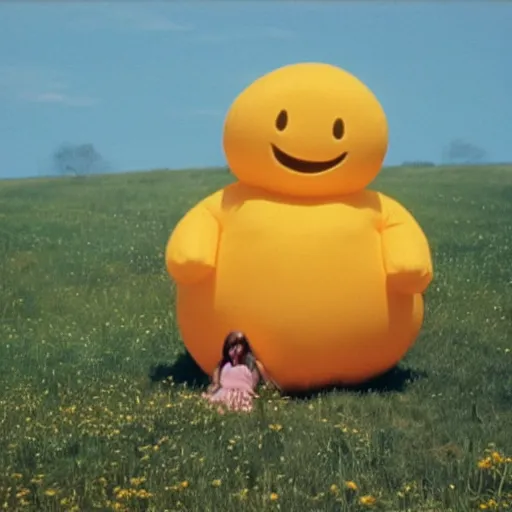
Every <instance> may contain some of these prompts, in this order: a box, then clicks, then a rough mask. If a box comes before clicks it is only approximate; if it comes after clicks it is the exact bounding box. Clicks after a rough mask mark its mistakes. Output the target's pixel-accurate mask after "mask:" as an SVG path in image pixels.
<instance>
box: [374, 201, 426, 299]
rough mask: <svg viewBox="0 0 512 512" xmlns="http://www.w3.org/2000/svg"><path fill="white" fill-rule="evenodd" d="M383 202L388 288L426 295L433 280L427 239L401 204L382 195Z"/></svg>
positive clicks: (400, 291) (383, 244)
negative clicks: (424, 293)
mask: <svg viewBox="0 0 512 512" xmlns="http://www.w3.org/2000/svg"><path fill="white" fill-rule="evenodd" d="M379 196H380V198H381V202H382V213H383V227H382V228H383V229H382V250H383V255H384V267H385V270H386V274H387V282H388V288H389V289H392V290H394V291H396V292H399V293H406V294H416V293H423V292H424V291H425V290H426V289H427V287H428V285H429V284H430V282H431V281H432V277H433V271H432V259H431V255H430V248H429V245H428V241H427V238H426V237H425V234H424V233H423V231H422V229H421V227H420V226H419V225H418V223H417V222H416V220H415V219H414V217H413V216H412V215H411V214H410V213H409V212H408V211H407V210H406V209H405V208H404V207H403V206H401V205H400V204H399V203H397V202H396V201H394V200H392V199H391V198H389V197H386V196H383V195H382V194H379Z"/></svg>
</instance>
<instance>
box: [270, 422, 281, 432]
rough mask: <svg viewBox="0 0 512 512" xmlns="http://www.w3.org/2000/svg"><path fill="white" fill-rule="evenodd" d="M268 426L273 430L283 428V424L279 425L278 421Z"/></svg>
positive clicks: (278, 430)
mask: <svg viewBox="0 0 512 512" xmlns="http://www.w3.org/2000/svg"><path fill="white" fill-rule="evenodd" d="M268 428H269V429H270V430H273V431H274V432H280V431H281V430H283V426H282V425H279V423H273V424H272V425H269V426H268Z"/></svg>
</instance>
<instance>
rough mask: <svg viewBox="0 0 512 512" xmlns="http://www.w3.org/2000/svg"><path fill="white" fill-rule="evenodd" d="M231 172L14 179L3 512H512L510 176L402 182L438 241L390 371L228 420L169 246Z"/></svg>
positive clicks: (389, 185) (405, 176)
mask: <svg viewBox="0 0 512 512" xmlns="http://www.w3.org/2000/svg"><path fill="white" fill-rule="evenodd" d="M231 179H232V178H231V177H230V175H229V174H228V173H226V171H190V172H166V171H154V172H148V173H133V174H126V175H108V176H95V177H90V178H86V179H82V178H59V179H33V180H23V181H15V180H13V181H7V180H6V181H0V258H1V259H0V262H1V264H0V510H6V511H9V512H15V511H18V510H32V511H69V512H71V511H84V512H90V511H94V510H100V511H103V510H104V511H108V510H118V511H130V512H131V511H155V512H165V511H190V512H205V511H215V512H217V511H225V512H229V511H233V512H234V511H246V510H247V511H261V510H269V511H274V510H275V511H277V510H280V511H283V512H294V511H308V512H314V511H341V510H350V511H352V510H353V511H359V510H368V509H374V510H375V509H376V510H386V511H398V510H404V511H405V510H408V511H414V512H420V511H425V512H426V511H430V512H434V511H441V510H443V511H445V510H446V511H449V510H451V511H459V510H460V511H470V510H480V509H482V510H486V509H487V510H505V509H507V508H509V507H511V508H512V258H511V256H512V167H508V168H507V167H506V166H489V167H467V168H441V167H440V168H429V169H408V168H396V169H387V170H385V171H383V172H382V174H381V176H380V177H379V178H378V179H377V181H376V182H375V183H374V184H372V188H377V189H379V190H381V191H383V192H385V193H388V194H390V195H392V196H393V197H395V198H396V199H398V200H399V201H401V202H402V203H403V204H404V205H405V206H407V207H408V208H409V209H410V210H411V211H412V212H413V213H414V215H415V216H416V218H417V219H418V220H419V222H420V223H421V225H422V227H423V228H424V230H425V232H426V234H427V236H428V237H429V240H430V241H431V247H432V252H433V257H434V264H435V280H434V282H433V284H432V286H431V287H430V289H429V291H428V293H427V295H426V304H427V312H426V318H425V323H424V328H423V331H422V334H421V336H420V337H419V339H418V340H417V343H416V345H415V346H414V348H413V349H412V350H411V351H410V353H409V354H408V355H407V357H406V358H405V359H404V360H403V361H402V363H401V364H400V367H399V368H398V369H396V370H395V371H393V372H391V373H390V374H389V375H387V376H384V377H383V378H381V379H377V380H376V381H375V382H373V383H370V385H368V386H366V387H364V388H360V389H345V390H331V391H325V392H322V393H317V394H312V395H310V396H291V397H290V396H279V395H278V394H276V393H274V392H271V391H270V390H263V391H262V392H261V398H260V399H259V400H257V402H256V410H255V411H254V413H253V414H251V415H239V414H227V415H224V416H221V415H218V414H216V413H215V412H211V411H210V410H209V409H207V408H206V407H205V406H204V405H203V403H202V402H201V400H200V394H201V391H202V390H203V387H204V382H205V380H204V376H202V375H201V374H200V372H198V370H197V368H195V367H194V364H193V362H192V361H191V360H190V358H187V356H186V354H185V353H184V349H183V346H182V344H181V341H180V338H179V333H178V332H177V329H176V325H175V321H174V288H173V286H172V283H171V281H170V279H169V277H168V275H167V274H166V271H165V266H164V260H163V251H164V248H165V244H166V242H167V239H168V236H169V234H170V232H171V231H172V229H173V227H174V225H175V223H176V222H177V221H178V219H179V218H181V216H182V215H183V214H184V213H185V212H186V210H187V209H188V208H189V207H191V206H192V205H193V204H194V203H195V202H196V201H198V200H199V199H201V198H202V197H204V196H205V195H206V194H208V193H210V192H212V191H213V190H215V189H217V188H219V187H221V186H223V185H224V184H226V183H228V182H229V181H231Z"/></svg>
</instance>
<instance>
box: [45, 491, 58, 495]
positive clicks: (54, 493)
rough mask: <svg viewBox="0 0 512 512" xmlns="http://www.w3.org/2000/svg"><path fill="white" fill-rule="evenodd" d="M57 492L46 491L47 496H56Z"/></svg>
mask: <svg viewBox="0 0 512 512" xmlns="http://www.w3.org/2000/svg"><path fill="white" fill-rule="evenodd" d="M57 492H58V491H56V490H55V489H46V491H44V493H45V494H46V496H56V495H57Z"/></svg>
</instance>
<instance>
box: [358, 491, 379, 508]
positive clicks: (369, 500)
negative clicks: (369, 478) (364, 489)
mask: <svg viewBox="0 0 512 512" xmlns="http://www.w3.org/2000/svg"><path fill="white" fill-rule="evenodd" d="M376 501H377V499H376V498H374V497H373V496H371V495H369V494H366V495H365V496H361V497H360V498H359V503H361V505H365V506H367V507H371V506H372V505H375V503H376Z"/></svg>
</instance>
